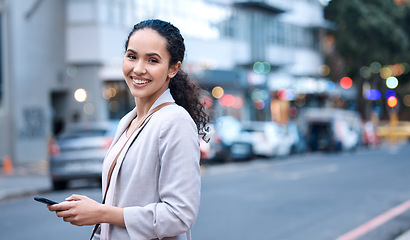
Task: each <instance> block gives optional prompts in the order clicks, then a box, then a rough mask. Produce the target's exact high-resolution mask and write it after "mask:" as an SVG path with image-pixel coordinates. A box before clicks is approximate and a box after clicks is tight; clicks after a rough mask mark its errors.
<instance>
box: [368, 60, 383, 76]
mask: <svg viewBox="0 0 410 240" xmlns="http://www.w3.org/2000/svg"><path fill="white" fill-rule="evenodd" d="M381 68H382V65H380V63H378V62H372V63H371V64H370V71H371V72H372V73H374V74H376V73H379V72H380V69H381Z"/></svg>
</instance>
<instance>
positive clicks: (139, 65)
mask: <svg viewBox="0 0 410 240" xmlns="http://www.w3.org/2000/svg"><path fill="white" fill-rule="evenodd" d="M133 71H134V72H135V73H136V74H145V73H147V70H146V68H145V65H144V63H143V62H142V61H138V62H136V63H135V65H134V69H133Z"/></svg>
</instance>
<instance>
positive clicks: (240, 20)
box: [0, 0, 334, 162]
mask: <svg viewBox="0 0 410 240" xmlns="http://www.w3.org/2000/svg"><path fill="white" fill-rule="evenodd" d="M0 14H1V18H0V20H1V25H0V26H1V48H0V49H1V61H0V62H1V65H0V66H1V78H0V84H1V86H0V90H1V91H0V126H1V129H3V130H4V132H3V134H2V135H1V136H0V156H5V155H10V156H12V158H13V160H14V161H17V162H32V161H37V160H41V159H46V158H47V143H48V140H49V138H50V137H51V136H52V135H53V134H55V133H58V132H59V131H60V130H61V129H63V128H64V127H65V126H67V125H68V124H70V123H72V122H75V121H99V120H110V119H118V118H120V117H122V116H123V115H124V114H125V113H126V112H128V111H129V110H131V108H132V107H133V99H132V96H130V94H129V93H128V90H127V87H126V84H125V82H124V81H123V75H122V69H121V64H122V57H123V54H124V43H125V40H126V36H127V34H128V31H129V30H130V29H131V27H132V26H133V25H134V24H135V23H137V22H139V21H140V20H143V19H147V18H161V19H163V20H167V21H170V22H172V23H173V24H174V25H176V26H177V27H178V28H180V30H181V32H182V34H183V36H184V37H185V41H186V48H187V52H186V54H187V56H186V59H185V63H184V65H183V68H184V69H185V70H186V71H187V72H189V73H190V74H191V76H192V78H193V79H195V80H196V81H198V82H199V83H200V84H201V86H202V87H204V88H205V89H206V90H207V91H208V94H209V98H206V99H207V100H206V103H207V104H208V105H209V106H210V105H212V107H214V108H215V110H216V113H217V115H233V116H235V117H237V118H238V119H241V120H276V121H279V122H280V121H286V118H287V117H288V110H289V101H290V100H292V101H295V102H296V101H299V103H300V104H301V106H303V104H304V103H303V101H305V100H303V96H305V94H312V93H313V94H316V93H323V92H326V91H328V92H330V90H331V88H332V87H333V88H334V86H332V85H331V84H329V82H328V81H327V80H326V79H325V78H323V76H324V74H323V69H322V71H321V70H320V69H321V66H322V65H323V57H322V53H321V32H322V30H323V29H326V28H328V27H329V23H327V22H326V21H325V19H324V17H323V6H322V5H321V4H320V2H319V1H318V0H266V1H262V0H261V1H255V0H254V1H251V0H249V1H243V0H241V1H237V0H176V1H165V0H151V1H144V0H13V1H11V0H0ZM215 87H217V88H215ZM298 96H299V97H300V96H302V97H301V99H296V98H297V97H298ZM305 102H306V101H305ZM272 116H278V117H279V119H272V118H273V117H272Z"/></svg>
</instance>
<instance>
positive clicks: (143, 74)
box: [49, 20, 209, 240]
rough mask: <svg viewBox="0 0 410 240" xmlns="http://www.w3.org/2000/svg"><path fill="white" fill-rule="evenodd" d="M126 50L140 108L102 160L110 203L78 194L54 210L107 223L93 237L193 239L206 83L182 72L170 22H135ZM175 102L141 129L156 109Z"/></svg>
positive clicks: (180, 45) (85, 221)
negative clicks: (202, 86) (203, 85)
mask: <svg viewBox="0 0 410 240" xmlns="http://www.w3.org/2000/svg"><path fill="white" fill-rule="evenodd" d="M125 51H126V52H125V56H124V60H123V68H122V69H123V73H124V78H125V81H126V83H127V85H128V88H129V90H130V92H131V94H132V95H133V96H134V98H135V105H136V107H135V108H134V109H133V110H132V111H131V112H130V113H128V114H127V115H126V116H124V117H123V119H122V120H121V121H120V123H119V126H118V129H117V133H116V136H115V138H114V142H113V144H112V146H111V148H110V150H109V151H108V153H107V156H106V158H105V160H104V164H103V172H102V174H103V175H102V176H103V194H105V192H107V193H106V198H105V204H100V203H98V202H96V201H94V200H92V199H90V198H88V197H86V196H80V195H72V196H70V197H68V198H67V199H66V201H65V202H62V203H60V204H56V205H50V206H49V210H50V211H56V214H57V216H58V217H62V218H63V219H64V221H66V222H70V223H71V224H74V225H78V226H82V225H93V224H99V223H101V225H100V227H98V230H97V233H96V234H95V235H94V238H95V239H137V240H143V239H191V236H190V229H191V228H192V226H193V224H194V222H195V219H196V215H197V212H198V208H199V200H200V166H199V158H200V153H199V145H198V133H204V130H205V126H206V124H207V122H208V121H209V116H208V115H207V113H206V112H205V110H204V108H203V107H202V105H201V103H200V100H199V95H200V91H201V90H200V88H199V87H198V86H197V85H196V84H195V83H194V82H192V81H191V80H189V78H188V76H187V74H186V73H184V72H183V71H182V70H180V68H181V64H182V61H183V58H184V54H185V45H184V39H183V37H182V36H181V34H180V32H179V30H178V29H177V28H176V27H174V26H173V25H172V24H170V23H168V22H164V21H161V20H146V21H142V22H140V23H138V24H136V25H135V26H134V28H133V30H132V31H131V32H130V34H129V35H128V39H127V41H126V44H125ZM174 102H175V103H176V104H170V105H167V106H164V107H162V108H161V109H159V110H158V111H157V112H155V113H154V114H152V115H151V116H150V117H148V118H147V119H146V121H145V122H144V123H143V124H142V127H139V126H138V124H140V126H141V123H142V121H143V118H144V117H146V116H148V115H149V112H150V110H151V111H152V109H154V108H156V107H157V106H159V105H161V104H163V103H174ZM203 137H204V136H203ZM123 146H124V149H123V150H121V148H122V147H123ZM117 156H118V158H117V160H115V158H116V157H117ZM113 162H114V164H113ZM111 166H114V168H113V170H112V172H110V170H109V168H110V167H111ZM109 176H111V178H110V177H109ZM107 178H110V179H111V180H110V179H107ZM107 183H108V187H106V186H107ZM107 188H108V190H107Z"/></svg>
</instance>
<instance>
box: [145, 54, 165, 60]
mask: <svg viewBox="0 0 410 240" xmlns="http://www.w3.org/2000/svg"><path fill="white" fill-rule="evenodd" d="M147 56H148V57H152V56H157V57H158V58H159V59H162V57H161V56H160V55H159V54H158V53H147Z"/></svg>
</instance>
